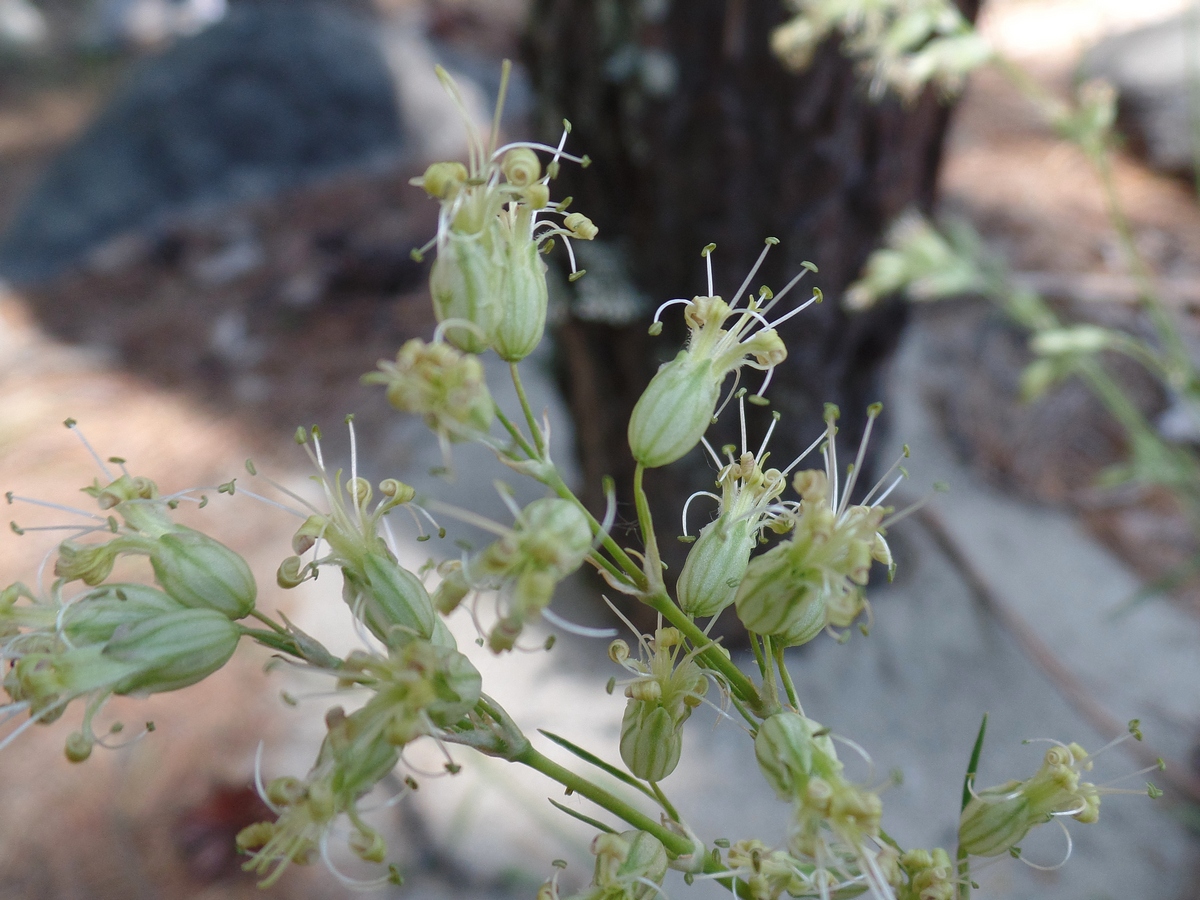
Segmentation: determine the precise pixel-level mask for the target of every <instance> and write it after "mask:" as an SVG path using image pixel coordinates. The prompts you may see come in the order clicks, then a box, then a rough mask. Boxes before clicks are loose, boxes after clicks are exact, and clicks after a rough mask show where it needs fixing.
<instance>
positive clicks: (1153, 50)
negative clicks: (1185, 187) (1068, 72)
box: [1080, 12, 1200, 174]
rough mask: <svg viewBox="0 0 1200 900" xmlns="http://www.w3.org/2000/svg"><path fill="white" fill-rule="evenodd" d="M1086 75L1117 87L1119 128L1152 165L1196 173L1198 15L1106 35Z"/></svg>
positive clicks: (1199, 74) (1092, 54)
mask: <svg viewBox="0 0 1200 900" xmlns="http://www.w3.org/2000/svg"><path fill="white" fill-rule="evenodd" d="M1080 74H1081V75H1082V76H1083V77H1085V78H1097V77H1098V78H1104V79H1105V80H1107V81H1109V82H1111V83H1112V84H1113V86H1114V87H1116V88H1117V91H1118V93H1119V98H1120V99H1119V106H1118V126H1119V127H1120V129H1121V130H1122V131H1123V132H1124V133H1125V135H1126V136H1127V137H1128V138H1129V140H1130V145H1131V147H1132V149H1133V150H1134V151H1136V152H1137V153H1139V154H1140V155H1142V156H1144V157H1145V158H1146V160H1147V161H1148V162H1149V163H1150V165H1151V166H1153V167H1154V168H1156V169H1160V170H1162V171H1165V172H1170V173H1173V174H1187V173H1189V172H1191V171H1192V169H1193V168H1194V160H1195V138H1194V135H1193V119H1194V118H1195V116H1194V115H1193V113H1192V109H1191V107H1192V103H1193V100H1192V97H1191V88H1190V86H1189V85H1190V82H1192V81H1194V80H1196V79H1200V21H1198V20H1197V19H1196V17H1195V16H1193V14H1191V13H1186V12H1185V13H1183V14H1181V15H1177V16H1174V17H1172V18H1170V19H1167V20H1166V21H1165V22H1160V23H1158V24H1157V25H1150V26H1148V27H1145V28H1139V29H1136V30H1134V31H1129V32H1126V33H1124V34H1117V35H1113V36H1112V37H1109V38H1106V39H1105V40H1103V41H1101V42H1100V43H1099V44H1097V45H1096V46H1095V47H1093V48H1092V49H1091V50H1090V51H1089V52H1088V53H1087V54H1086V56H1085V57H1084V60H1083V64H1082V66H1081V69H1080Z"/></svg>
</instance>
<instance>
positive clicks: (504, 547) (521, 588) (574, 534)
mask: <svg viewBox="0 0 1200 900" xmlns="http://www.w3.org/2000/svg"><path fill="white" fill-rule="evenodd" d="M500 487H501V496H502V497H503V498H504V500H505V502H506V503H507V504H509V508H510V509H511V511H512V513H513V519H514V521H513V524H512V526H511V527H507V528H506V527H504V526H502V525H498V524H497V523H495V522H492V521H490V520H488V519H484V518H482V517H479V516H475V515H473V514H469V513H466V511H465V510H457V511H454V514H455V515H458V516H459V517H461V518H464V519H465V520H466V521H469V522H471V523H473V524H476V525H479V526H480V527H482V528H484V529H486V530H488V531H491V532H492V533H494V534H496V535H497V539H496V540H495V541H493V542H492V543H490V544H488V545H487V546H486V547H484V548H483V549H481V550H479V551H477V552H475V553H472V554H469V555H466V556H464V558H463V559H462V560H456V561H454V562H453V564H451V565H448V566H444V567H443V569H442V574H443V581H442V583H441V585H439V587H438V589H437V590H436V592H435V595H434V600H435V605H436V606H437V608H438V609H439V610H441V611H442V612H443V613H448V612H450V611H451V610H453V609H454V608H455V607H457V606H458V604H459V603H460V602H461V601H462V600H463V599H464V598H465V597H466V596H467V594H469V593H471V592H472V591H474V592H480V591H494V592H495V596H496V610H497V615H496V621H495V623H494V624H493V625H492V626H491V627H490V628H489V629H488V630H487V643H488V646H489V647H490V648H491V649H492V651H493V652H495V653H501V652H504V651H506V650H511V649H512V648H513V647H514V646H515V644H516V641H517V638H518V637H520V635H521V632H522V630H523V629H524V627H525V626H526V625H527V624H529V623H530V622H535V621H537V619H538V618H539V617H540V616H541V614H542V612H543V611H544V610H545V609H546V607H547V606H548V605H549V604H550V601H551V599H552V598H553V595H554V589H555V588H556V587H557V586H558V583H559V582H560V581H562V580H563V579H564V578H566V577H567V576H568V575H570V574H571V573H572V572H574V571H575V570H576V569H578V568H579V567H580V566H581V565H583V561H584V560H585V559H586V558H587V555H588V554H589V553H590V552H591V550H592V544H593V536H592V529H591V523H590V522H589V521H588V519H587V517H586V516H585V515H584V514H583V512H582V511H581V510H580V509H579V507H578V506H577V505H576V504H574V503H572V502H570V501H569V500H563V499H560V498H558V497H545V498H542V499H540V500H534V501H533V502H532V503H530V504H528V505H527V506H525V507H524V508H521V507H518V506H517V505H516V504H515V503H513V502H512V499H511V497H510V496H509V495H508V493H507V491H506V490H505V489H503V486H500ZM464 514H465V515H464ZM476 622H477V624H478V622H479V616H478V614H476ZM481 632H482V629H481Z"/></svg>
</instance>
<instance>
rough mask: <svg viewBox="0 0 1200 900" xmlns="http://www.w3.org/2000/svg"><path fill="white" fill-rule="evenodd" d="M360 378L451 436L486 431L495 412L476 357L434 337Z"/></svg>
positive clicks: (413, 343) (395, 404)
mask: <svg viewBox="0 0 1200 900" xmlns="http://www.w3.org/2000/svg"><path fill="white" fill-rule="evenodd" d="M460 331H462V330H461V329H460ZM363 381H364V383H367V384H383V385H385V386H386V387H387V399H388V403H390V404H391V405H392V406H393V407H395V408H396V409H398V410H400V411H401V412H408V413H413V414H415V415H418V416H421V417H422V418H423V419H424V420H425V423H426V424H427V425H428V426H429V427H430V428H432V429H433V430H434V431H436V432H438V433H441V434H445V435H446V436H447V437H449V438H450V439H451V440H461V439H463V438H464V437H467V436H469V435H471V434H473V433H476V432H486V431H487V430H488V428H489V427H491V424H492V419H493V418H494V417H495V404H494V403H493V402H492V395H491V393H490V392H489V391H488V387H487V381H486V380H485V378H484V374H483V366H482V364H480V362H479V359H478V358H477V357H475V356H472V355H466V354H463V353H462V352H461V351H459V350H456V349H455V348H454V347H451V346H450V345H448V344H444V343H441V342H438V341H435V342H433V343H431V344H427V343H425V341H423V340H421V339H420V338H413V339H412V340H410V341H407V342H406V343H405V344H404V346H403V347H401V348H400V352H399V353H397V354H396V361H395V362H394V363H392V362H386V361H381V362H380V363H379V371H378V372H372V373H370V374H369V375H365V376H363ZM296 552H297V553H302V552H303V550H299V549H298V550H297V551H296Z"/></svg>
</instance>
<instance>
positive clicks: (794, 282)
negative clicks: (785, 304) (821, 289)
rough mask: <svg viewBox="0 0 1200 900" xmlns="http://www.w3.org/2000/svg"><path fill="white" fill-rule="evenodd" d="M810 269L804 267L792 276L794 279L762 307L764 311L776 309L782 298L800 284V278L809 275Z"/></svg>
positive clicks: (810, 301)
mask: <svg viewBox="0 0 1200 900" xmlns="http://www.w3.org/2000/svg"><path fill="white" fill-rule="evenodd" d="M809 271H810V270H809V269H807V268H802V269H801V270H800V271H799V272H798V273H796V275H795V276H793V277H792V280H791V281H789V282H788V283H787V284H786V285H784V288H783V290H782V291H780V292H779V293H778V294H776V295H775V296H774V297H772V298H771V299H770V300H769V301H768V302H767V305H766V306H764V307H763V308H762V312H763V313H764V314H765V313H769V312H770V311H771V310H772V309H774V308H775V306H776V305H777V304H778V303H779V301H780V300H782V299H783V298H784V297H786V296H787V294H788V292H789V291H790V290H791V289H792V288H794V287H795V286H796V285H798V284H799V283H800V280H801V279H802V278H804V276H805V275H807V274H808V273H809ZM815 299H816V297H814V298H813V300H815ZM812 302H813V301H812V300H809V301H808V303H812ZM808 303H806V304H804V305H805V306H807V305H808ZM801 308H803V307H801Z"/></svg>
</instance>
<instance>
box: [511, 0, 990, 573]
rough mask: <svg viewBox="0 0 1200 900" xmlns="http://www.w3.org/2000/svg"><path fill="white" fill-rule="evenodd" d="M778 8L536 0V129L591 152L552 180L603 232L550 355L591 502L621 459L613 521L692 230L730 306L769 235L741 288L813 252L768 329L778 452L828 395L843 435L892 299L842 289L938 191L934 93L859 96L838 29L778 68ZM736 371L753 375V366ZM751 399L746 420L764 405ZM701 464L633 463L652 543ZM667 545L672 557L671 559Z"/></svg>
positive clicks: (884, 337) (812, 428)
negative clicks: (851, 307)
mask: <svg viewBox="0 0 1200 900" xmlns="http://www.w3.org/2000/svg"><path fill="white" fill-rule="evenodd" d="M967 2H969V3H970V4H971V6H972V7H974V6H975V5H977V0H967ZM967 11H968V12H969V13H970V14H972V15H973V14H974V12H975V9H974V8H971V9H968V10H967ZM786 17H787V12H786V11H785V10H784V8H783V5H782V4H781V3H780V2H778V0H686V2H684V0H675V2H670V0H640V2H634V0H535V2H534V9H533V15H532V19H531V26H530V32H529V35H528V40H527V49H528V55H529V59H530V63H531V69H532V76H533V80H534V84H535V86H536V88H537V91H538V98H539V99H538V104H539V105H538V114H539V120H540V121H539V126H540V130H541V131H542V133H543V137H550V136H551V135H553V136H554V137H555V138H556V137H557V134H558V131H559V129H560V128H561V120H562V119H564V118H566V119H569V120H570V122H571V124H572V126H573V130H572V134H571V138H570V141H569V144H570V147H571V148H572V149H573V150H574V151H575V152H580V153H587V154H588V155H589V156H590V157H591V158H592V160H593V164H592V165H591V166H590V167H589V168H587V169H579V168H578V167H574V166H563V169H562V175H561V177H560V179H559V181H558V185H559V187H558V189H557V190H556V191H555V195H556V196H558V195H562V194H571V195H574V197H575V201H574V203H573V204H572V209H578V210H579V211H580V212H583V213H585V214H586V215H588V216H590V217H591V218H592V219H593V220H594V221H595V222H596V224H597V225H598V226H599V227H600V233H601V239H602V240H601V241H600V242H598V245H597V246H594V247H589V246H581V245H580V244H578V243H577V244H576V251H577V252H578V253H579V254H580V256H581V261H582V264H583V266H584V267H585V268H588V269H589V274H588V275H587V276H586V277H584V278H583V279H581V280H579V281H578V282H575V283H574V285H572V286H571V287H570V288H569V290H570V292H571V295H572V296H571V299H570V302H569V310H568V312H567V314H566V316H565V317H564V320H563V322H562V324H561V326H560V327H559V329H558V338H559V348H560V359H561V367H562V372H563V376H564V381H565V385H566V389H567V394H568V397H569V400H570V403H571V406H572V410H573V413H574V417H575V420H576V426H577V429H578V440H579V446H580V451H581V455H582V463H583V469H584V473H585V475H586V479H587V481H586V488H585V490H586V491H587V492H588V494H587V499H588V501H589V503H590V504H591V505H592V506H593V507H602V506H603V498H602V497H601V496H600V483H601V477H602V476H603V475H612V476H614V477H615V478H616V480H617V484H618V494H619V497H620V499H621V500H622V502H623V506H622V512H623V513H625V512H626V511H629V514H628V515H622V516H621V517H619V518H622V519H624V520H626V521H628V519H629V518H631V517H632V513H631V508H632V507H631V504H630V505H629V506H625V505H624V504H626V503H628V501H629V500H630V493H629V491H628V486H629V484H630V483H631V475H632V469H633V462H632V460H631V458H630V454H629V449H628V445H627V442H626V437H625V428H624V423H625V422H626V421H627V420H628V417H629V413H630V411H631V410H632V408H633V404H634V403H635V402H636V400H637V398H638V396H639V395H640V394H641V391H642V389H643V388H644V387H645V385H646V383H647V381H648V380H649V379H650V377H651V376H652V375H653V374H654V372H655V370H656V369H657V367H658V366H659V365H660V364H661V363H662V362H664V361H666V360H668V359H670V358H672V357H673V356H674V355H675V352H676V351H677V350H678V348H679V346H680V341H681V340H682V338H683V336H684V329H683V327H682V322H681V320H682V317H681V316H680V315H679V311H678V310H674V311H673V312H672V311H668V312H667V313H666V314H665V316H664V321H665V323H666V330H665V332H664V334H663V335H662V336H660V337H657V338H652V337H650V336H648V334H647V326H648V324H649V321H650V317H651V316H652V315H653V312H654V309H655V307H656V306H657V305H658V304H659V303H662V302H663V301H665V300H668V299H671V298H675V297H691V296H692V295H695V294H704V293H707V287H706V281H705V274H704V263H703V260H702V259H701V256H700V250H701V248H702V247H703V246H704V245H706V244H708V243H709V242H715V243H716V245H717V249H716V251H715V253H714V254H713V263H714V274H715V279H716V283H715V287H716V291H717V293H718V294H721V295H722V296H724V297H726V298H727V299H729V300H730V301H732V299H733V298H732V297H731V296H730V291H732V290H735V289H736V287H737V285H738V284H739V283H740V282H741V280H742V279H743V278H744V276H745V275H746V273H747V272H748V271H749V269H750V267H751V266H752V265H753V263H754V260H755V259H756V258H757V256H758V254H759V252H760V251H761V249H762V247H763V240H764V238H766V237H767V236H768V235H770V236H775V237H778V238H779V239H780V241H781V246H780V247H778V248H777V249H776V250H774V251H772V253H771V254H769V255H768V257H767V260H766V263H765V265H764V266H763V268H762V270H761V271H760V272H759V274H758V275H757V276H756V278H755V281H754V284H753V285H752V286H751V287H752V288H756V287H757V286H758V285H761V284H769V285H771V286H773V287H776V288H778V287H779V286H781V285H782V284H783V283H785V282H786V280H787V279H788V278H790V277H791V276H792V275H793V274H794V273H796V272H798V271H799V270H800V269H799V265H800V262H801V261H802V260H806V259H807V260H811V261H812V262H814V263H816V265H817V266H818V267H819V274H818V275H816V276H812V275H810V276H808V277H807V280H806V282H805V285H802V287H803V288H804V290H803V293H802V294H799V292H798V296H794V300H797V301H798V300H801V299H805V298H806V297H807V296H808V290H807V286H817V287H820V288H821V289H822V291H823V292H824V294H825V298H826V299H825V302H824V303H823V304H821V305H820V306H817V307H814V308H812V309H809V310H807V311H805V312H804V313H802V314H800V315H799V316H797V317H796V318H795V319H793V320H791V321H790V322H789V323H787V324H786V325H784V326H783V327H782V328H781V329H780V331H781V333H782V335H783V337H784V340H785V342H786V343H787V346H788V350H789V356H788V359H787V361H786V362H785V363H784V364H783V365H782V366H781V367H780V370H779V371H778V372H777V373H776V376H775V380H774V381H773V383H772V387H771V390H770V393H769V398H770V399H771V401H772V408H773V409H775V410H778V411H779V412H781V413H782V415H783V418H782V420H781V423H780V426H779V428H778V429H777V432H776V435H775V437H774V438H773V439H772V444H771V446H772V461H773V462H774V463H775V464H777V465H780V466H782V465H783V464H786V463H787V462H790V461H791V459H792V458H793V457H794V456H795V455H796V454H797V453H798V452H799V451H800V450H801V449H803V448H804V447H806V446H807V445H808V444H809V443H810V442H811V441H812V440H813V438H814V437H815V436H816V435H817V433H818V432H819V430H820V428H821V427H822V423H821V413H822V405H823V404H824V403H825V402H827V401H828V402H833V403H837V404H838V405H839V406H840V407H841V409H842V411H843V418H842V421H841V435H840V437H839V445H840V444H842V443H845V444H846V446H847V447H848V448H849V449H851V450H852V449H853V447H854V446H855V445H856V444H857V442H858V439H859V436H860V435H861V432H862V427H863V423H864V422H865V418H864V413H865V409H866V406H867V405H868V404H870V403H871V402H873V401H875V400H877V399H879V394H880V384H879V380H880V371H881V369H880V367H881V364H882V363H883V362H884V361H885V359H886V358H887V356H888V354H889V353H890V351H891V350H892V349H893V348H894V346H895V345H896V342H897V340H898V338H899V336H900V331H901V328H902V326H903V323H904V319H905V314H904V307H903V306H902V305H901V304H900V303H899V302H893V303H890V304H885V305H883V306H882V307H880V308H877V309H875V310H873V311H871V312H868V313H865V314H858V315H855V314H848V313H846V312H845V311H844V310H843V309H842V307H841V305H840V295H841V294H842V292H843V290H844V289H845V287H846V286H847V285H848V284H849V283H850V282H851V281H853V280H854V278H855V277H856V276H857V274H858V272H859V270H860V268H861V266H862V264H863V262H864V261H865V259H866V257H867V255H868V254H869V253H870V252H871V250H873V249H874V248H875V247H876V246H877V244H878V242H879V240H880V237H881V234H882V232H883V230H884V229H885V228H886V227H887V225H888V224H889V223H890V222H891V221H892V219H893V218H894V217H895V216H896V215H897V214H899V213H900V212H902V211H903V210H904V209H905V208H906V207H909V206H911V205H915V206H917V207H919V208H922V209H926V210H927V209H928V208H929V207H930V206H931V204H932V201H933V197H934V188H935V183H936V176H937V170H938V164H939V161H940V158H941V152H942V144H943V138H944V136H945V133H946V127H947V124H948V119H949V107H948V106H946V105H944V104H943V103H941V102H939V100H938V98H937V97H936V96H934V95H933V93H932V92H927V93H926V94H925V95H923V96H921V97H920V98H919V99H918V100H917V101H916V102H914V103H912V104H910V105H907V106H904V105H902V104H901V103H900V102H899V101H896V100H894V99H887V100H885V101H884V102H881V103H877V102H873V101H871V100H870V99H868V97H867V96H866V90H865V87H864V84H863V80H862V78H861V75H860V73H858V72H856V71H855V67H854V64H853V63H852V62H850V61H848V60H847V59H845V58H844V57H843V56H841V54H840V53H839V51H838V48H837V46H836V45H835V44H833V43H831V44H829V45H827V46H825V47H824V48H822V50H821V51H820V52H819V53H818V54H817V56H816V58H815V60H814V62H813V64H812V65H811V67H810V68H809V69H808V70H807V71H805V72H804V73H802V74H800V75H795V74H792V73H790V72H788V71H786V70H785V69H784V68H783V67H782V66H781V65H780V63H779V62H778V60H777V59H776V58H775V57H774V56H773V55H772V54H771V52H770V49H769V46H768V40H769V36H770V34H771V31H772V30H773V29H774V28H775V27H776V26H777V25H779V24H780V23H781V22H783V21H784V20H785V19H786ZM748 374H750V375H751V379H750V381H749V387H750V389H751V392H753V391H755V390H757V388H758V384H759V381H758V379H759V378H760V377H761V376H759V375H758V374H757V373H748ZM748 416H749V417H750V418H751V424H750V428H751V433H752V434H758V435H761V433H762V431H763V429H764V427H765V424H766V423H767V422H769V418H768V417H767V415H766V414H765V413H764V412H763V411H762V410H757V409H753V410H751V411H750V412H749V413H748ZM713 431H714V432H715V434H716V437H717V440H714V441H713V443H714V444H716V445H718V446H719V445H720V444H721V443H726V442H736V440H737V438H736V435H737V433H738V423H737V415H736V411H734V410H733V409H732V408H730V409H728V410H726V412H725V414H724V415H723V416H722V418H721V421H720V423H718V425H716V426H714V430H713ZM712 438H713V432H710V440H712ZM751 443H752V446H754V447H757V444H755V443H754V441H753V440H752V441H751ZM843 452H844V451H843ZM814 465H819V463H814ZM714 477H715V472H714V471H713V469H712V466H711V464H710V465H705V463H704V462H702V461H701V458H700V456H699V454H698V453H693V454H692V455H690V456H689V457H687V458H686V459H684V460H681V461H680V462H679V463H677V464H675V465H674V466H670V467H667V468H666V469H663V470H657V471H655V472H653V473H651V475H650V476H648V478H647V487H648V490H649V491H650V493H651V501H652V506H653V508H655V510H656V512H657V515H658V519H657V521H658V524H659V531H660V541H662V540H663V539H665V538H667V537H669V535H670V533H671V529H675V528H678V527H679V525H678V520H677V519H676V518H675V516H677V515H678V511H679V509H680V508H681V506H682V501H683V499H684V498H685V497H686V496H687V495H688V494H689V493H691V492H692V491H694V490H700V489H710V490H711V488H712V483H713V478H714ZM669 543H670V544H675V542H674V541H670V542H669ZM676 546H678V547H680V549H681V550H682V549H683V547H682V545H676ZM664 549H666V548H664ZM668 561H669V562H670V563H672V564H673V565H672V568H675V570H676V571H678V569H677V568H676V566H677V565H678V564H679V563H681V562H682V555H681V554H676V555H675V556H674V558H673V559H670V560H668Z"/></svg>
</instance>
